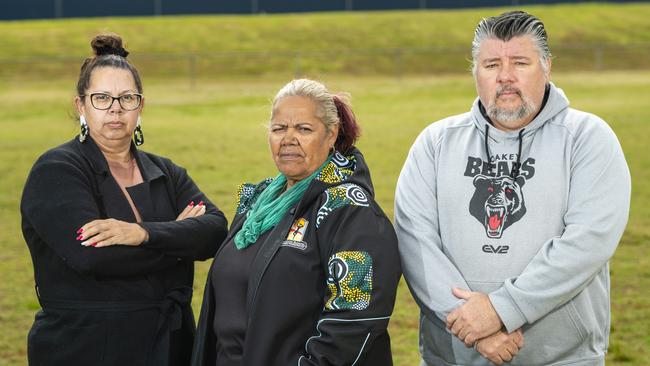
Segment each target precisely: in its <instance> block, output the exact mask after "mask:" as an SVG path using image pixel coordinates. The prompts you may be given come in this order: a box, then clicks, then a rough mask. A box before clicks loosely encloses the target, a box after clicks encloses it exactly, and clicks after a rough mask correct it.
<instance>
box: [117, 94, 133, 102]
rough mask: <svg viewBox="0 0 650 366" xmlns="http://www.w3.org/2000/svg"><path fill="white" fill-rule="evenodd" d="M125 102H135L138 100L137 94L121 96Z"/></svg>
mask: <svg viewBox="0 0 650 366" xmlns="http://www.w3.org/2000/svg"><path fill="white" fill-rule="evenodd" d="M120 99H122V101H123V102H133V101H134V100H135V99H136V96H135V94H124V95H122V96H120Z"/></svg>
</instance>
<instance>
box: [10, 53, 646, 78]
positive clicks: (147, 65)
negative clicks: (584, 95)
mask: <svg viewBox="0 0 650 366" xmlns="http://www.w3.org/2000/svg"><path fill="white" fill-rule="evenodd" d="M552 51H553V55H554V60H553V69H554V70H555V71H575V70H596V71H597V70H616V69H619V70H621V69H650V44H630V45H625V46H620V45H608V44H593V45H555V46H553V48H552ZM470 58H471V54H470V51H469V47H468V48H457V47H422V48H383V49H344V50H331V49H330V50H296V51H230V52H211V53H187V54H133V55H132V56H130V60H131V61H132V62H134V63H135V65H136V66H137V67H138V69H139V70H140V72H141V73H142V75H143V77H162V78H186V79H187V80H188V82H189V84H190V85H191V86H192V87H194V86H196V85H197V83H198V81H199V80H200V79H202V78H233V77H234V78H237V77H255V76H264V75H277V76H286V77H300V76H311V77H315V76H321V75H327V74H341V75H378V74H383V75H394V76H395V77H396V78H400V77H402V76H403V75H414V74H416V75H417V74H422V75H426V74H440V73H462V72H467V71H468V70H469V66H470ZM83 59H84V56H78V57H71V56H42V57H29V58H14V59H0V80H2V79H11V80H29V79H42V78H48V79H49V78H57V77H66V78H69V77H74V76H76V75H77V74H78V72H79V67H80V66H81V62H82V60H83Z"/></svg>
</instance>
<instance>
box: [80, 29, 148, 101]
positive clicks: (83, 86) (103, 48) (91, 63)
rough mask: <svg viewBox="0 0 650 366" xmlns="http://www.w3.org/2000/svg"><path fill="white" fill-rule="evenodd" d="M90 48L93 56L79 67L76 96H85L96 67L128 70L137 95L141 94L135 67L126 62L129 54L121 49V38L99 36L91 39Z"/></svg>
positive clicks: (138, 75) (111, 35)
mask: <svg viewBox="0 0 650 366" xmlns="http://www.w3.org/2000/svg"><path fill="white" fill-rule="evenodd" d="M90 46H91V47H92V49H93V53H94V54H95V55H94V56H93V57H88V58H86V60H84V63H83V65H81V70H80V72H79V80H78V81H77V95H79V96H82V95H84V94H86V90H87V89H88V87H89V86H90V77H91V75H92V72H93V70H95V69H96V68H98V67H115V68H118V69H125V70H129V71H130V72H131V75H133V79H134V80H135V85H136V87H137V88H138V93H142V81H141V80H140V74H139V73H138V70H137V69H136V68H135V66H133V65H132V64H131V63H130V62H129V61H127V60H126V56H128V55H129V52H128V51H127V50H125V49H124V47H122V38H121V37H120V36H118V35H117V34H113V33H103V34H99V35H97V36H95V38H93V40H92V41H91V42H90Z"/></svg>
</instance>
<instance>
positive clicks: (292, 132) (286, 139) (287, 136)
mask: <svg viewBox="0 0 650 366" xmlns="http://www.w3.org/2000/svg"><path fill="white" fill-rule="evenodd" d="M295 142H296V128H295V127H293V126H289V127H287V129H286V130H285V131H284V135H283V136H282V144H283V145H290V144H293V143H295Z"/></svg>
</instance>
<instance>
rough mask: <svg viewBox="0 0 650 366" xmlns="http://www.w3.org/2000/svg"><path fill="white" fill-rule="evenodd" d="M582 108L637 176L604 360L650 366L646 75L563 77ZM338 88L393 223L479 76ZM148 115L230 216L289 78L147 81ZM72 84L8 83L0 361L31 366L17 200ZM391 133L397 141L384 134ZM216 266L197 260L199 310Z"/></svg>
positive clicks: (1, 182)
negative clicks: (405, 191) (425, 158)
mask: <svg viewBox="0 0 650 366" xmlns="http://www.w3.org/2000/svg"><path fill="white" fill-rule="evenodd" d="M554 79H555V81H556V82H557V84H558V85H560V86H561V87H563V88H564V90H565V91H566V92H567V94H568V95H569V97H570V98H571V100H572V103H573V105H574V106H575V107H577V108H580V109H584V110H588V111H591V112H594V113H596V114H598V115H600V116H602V117H603V118H605V119H606V120H607V121H609V122H610V124H611V125H612V127H613V128H614V130H615V131H616V133H617V134H618V136H619V138H620V140H621V142H622V144H623V148H624V150H625V152H626V156H627V159H628V163H629V165H630V169H631V171H632V177H633V182H634V184H633V195H634V196H633V200H632V211H631V217H630V223H629V225H628V229H627V231H626V233H625V236H624V238H623V241H622V243H621V245H620V247H619V249H618V251H617V253H616V255H615V257H614V259H613V260H612V265H611V270H612V304H613V327H612V337H611V346H610V354H609V356H608V357H609V358H608V360H609V361H610V362H609V363H610V364H614V365H619V364H620V365H624V364H629V365H643V364H650V351H649V350H648V347H647V346H648V344H650V335H649V334H648V327H649V326H650V299H648V297H647V289H648V287H649V286H650V265H649V264H650V263H648V258H649V254H650V253H649V250H648V246H647V242H648V239H650V229H649V228H650V211H649V210H648V204H649V203H650V186H649V184H648V182H649V181H650V176H649V174H648V171H649V170H650V158H648V157H647V154H645V148H646V147H647V146H648V144H649V143H650V141H649V138H648V136H650V127H649V126H648V125H647V124H646V121H647V120H648V119H650V112H649V111H648V110H647V97H648V90H649V88H650V72H648V71H644V72H610V73H598V74H595V73H582V74H561V73H560V74H557V75H555V78H554ZM327 81H328V84H329V85H330V86H331V88H332V89H334V90H347V91H350V92H351V93H352V95H353V98H354V105H355V111H356V112H357V115H358V117H359V120H360V121H361V123H362V125H363V128H364V129H363V137H362V139H361V141H360V143H359V146H360V148H361V149H362V151H364V153H365V155H366V156H367V159H368V162H369V165H370V167H371V169H372V170H371V171H372V173H373V177H374V181H375V186H376V190H377V198H378V201H379V202H380V204H381V205H382V207H384V209H385V210H386V211H387V213H388V214H389V215H390V216H391V217H392V201H393V189H394V186H395V182H396V179H397V175H398V173H399V170H400V168H401V165H402V163H403V160H404V158H405V156H406V153H407V151H408V148H409V146H410V144H411V143H412V141H413V139H414V138H415V136H416V135H417V134H418V132H419V131H420V130H422V129H423V128H424V127H425V126H426V125H427V124H428V123H430V122H432V121H435V120H437V119H439V118H442V117H444V116H447V115H450V114H456V113H461V112H464V111H465V110H467V109H468V108H469V105H470V103H471V101H472V99H473V97H474V93H475V91H474V86H473V81H472V79H471V77H469V76H468V75H462V76H447V77H426V78H422V77H418V78H404V79H402V80H401V81H397V80H396V79H394V78H379V77H376V78H334V79H331V80H327ZM145 82H146V85H147V90H148V92H147V98H148V99H147V107H146V111H145V114H144V117H143V120H144V121H143V123H144V131H145V133H146V138H147V143H146V144H145V145H144V147H145V148H146V149H147V150H150V151H152V152H156V153H159V154H162V155H165V156H169V157H172V158H173V159H174V160H175V161H176V162H177V163H178V164H180V165H182V166H184V167H186V168H187V169H188V170H189V172H190V174H191V175H192V176H193V177H194V178H195V180H196V181H197V182H198V184H199V185H200V187H201V188H202V189H203V190H204V191H206V192H207V194H208V195H209V196H210V197H211V198H212V199H213V200H214V201H215V202H217V203H218V204H219V205H220V206H221V207H222V208H223V209H224V211H226V212H227V214H228V216H229V217H232V214H233V210H234V203H235V189H236V186H237V184H239V183H240V182H241V181H242V180H247V181H258V180H260V179H261V178H263V177H266V176H270V175H273V174H274V173H275V168H274V166H273V163H272V161H271V159H270V156H269V153H268V149H267V146H266V131H265V129H264V123H265V121H266V120H267V118H268V112H269V99H270V97H271V96H272V95H273V93H274V92H275V91H276V89H278V88H279V87H280V86H281V85H282V84H283V83H284V82H285V80H267V81H264V82H254V83H253V82H219V83H211V84H206V85H204V86H202V87H201V88H200V90H198V91H195V92H189V91H188V90H187V86H186V85H185V83H182V82H181V83H179V84H174V83H169V82H166V81H157V80H154V81H150V82H147V81H145ZM70 84H71V83H70V82H66V83H60V82H56V83H29V84H9V85H5V86H2V88H0V124H1V126H0V128H1V129H2V131H3V139H2V150H1V151H0V170H1V171H2V172H3V175H2V178H0V223H1V224H0V225H1V226H0V234H1V235H0V238H1V239H0V240H1V242H0V248H1V249H2V250H1V251H0V260H1V263H2V267H1V268H2V270H1V272H2V273H1V274H2V281H1V282H0V329H3V332H0V359H2V360H3V361H4V362H1V364H3V365H4V364H7V365H22V364H24V363H25V347H26V341H25V336H26V333H27V330H28V328H29V326H30V324H31V321H32V317H33V314H34V312H35V311H36V310H37V309H38V303H37V301H36V298H35V296H34V291H33V277H32V268H31V262H30V259H29V253H28V251H27V248H26V246H25V244H24V242H23V240H22V237H21V234H20V231H19V226H20V218H19V215H18V204H19V197H20V193H21V188H22V184H23V182H24V180H25V177H26V174H27V173H28V170H29V168H30V166H31V164H32V162H33V161H34V159H35V158H36V157H37V156H38V155H39V154H40V153H42V152H43V151H45V150H46V149H47V148H49V147H52V146H55V145H57V144H59V143H61V142H63V141H66V140H67V139H69V138H71V137H72V136H73V135H74V134H75V133H76V124H75V122H74V121H73V120H72V119H71V117H69V113H71V111H72V109H71V104H70V102H69V100H70V99H71V97H72V94H71V92H70V90H71V85H70ZM387 136H390V138H387ZM207 266H208V264H207V263H201V264H199V265H198V267H199V269H198V271H197V276H196V281H195V288H196V295H195V298H194V307H195V310H197V311H198V307H199V301H200V298H201V293H202V288H203V283H204V281H205V275H206V269H207ZM417 326H418V319H417V307H416V306H415V304H414V302H413V300H412V299H411V296H410V294H409V292H408V290H407V289H406V287H405V286H403V285H402V287H401V288H400V291H399V299H398V302H397V305H396V308H395V314H394V317H393V319H392V321H391V325H390V327H391V332H392V339H393V347H394V355H395V363H396V364H397V365H404V366H406V365H415V364H417V359H418V355H417Z"/></svg>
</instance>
